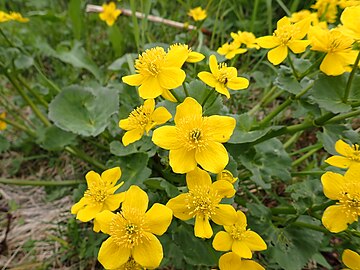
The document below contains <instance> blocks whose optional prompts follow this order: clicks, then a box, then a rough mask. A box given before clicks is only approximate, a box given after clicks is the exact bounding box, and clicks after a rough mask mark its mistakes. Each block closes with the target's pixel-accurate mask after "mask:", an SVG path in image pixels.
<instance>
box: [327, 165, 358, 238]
mask: <svg viewBox="0 0 360 270" xmlns="http://www.w3.org/2000/svg"><path fill="white" fill-rule="evenodd" d="M321 183H322V185H323V189H324V194H325V196H326V197H328V198H329V199H331V200H337V201H338V202H337V203H336V205H332V206H329V207H328V208H326V209H325V212H324V214H323V216H322V223H323V225H324V226H325V227H326V229H328V230H329V231H331V232H333V233H338V232H341V231H344V230H346V229H347V227H348V224H351V223H353V222H354V221H357V220H358V216H359V215H360V166H352V167H351V168H349V169H348V170H347V172H346V173H345V175H344V176H343V175H341V174H338V173H334V172H326V173H325V174H323V175H322V177H321Z"/></svg>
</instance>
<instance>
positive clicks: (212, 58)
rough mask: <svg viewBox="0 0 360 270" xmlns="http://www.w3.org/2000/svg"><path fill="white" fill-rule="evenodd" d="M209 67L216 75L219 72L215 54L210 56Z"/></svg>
mask: <svg viewBox="0 0 360 270" xmlns="http://www.w3.org/2000/svg"><path fill="white" fill-rule="evenodd" d="M209 67H210V71H211V73H212V74H214V75H215V74H217V73H218V72H219V67H218V61H217V59H216V56H215V55H213V54H212V55H210V57H209Z"/></svg>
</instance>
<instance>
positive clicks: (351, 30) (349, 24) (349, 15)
mask: <svg viewBox="0 0 360 270" xmlns="http://www.w3.org/2000/svg"><path fill="white" fill-rule="evenodd" d="M340 21H341V23H342V24H343V25H342V27H341V28H340V29H341V31H342V32H343V33H344V34H346V35H348V36H350V37H351V38H353V39H355V40H357V41H360V6H354V7H348V8H346V9H345V10H344V11H343V13H342V14H341V17H340Z"/></svg>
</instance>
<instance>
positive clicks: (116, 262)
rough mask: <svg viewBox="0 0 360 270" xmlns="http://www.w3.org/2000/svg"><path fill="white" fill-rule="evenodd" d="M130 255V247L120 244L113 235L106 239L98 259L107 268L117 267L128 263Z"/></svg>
mask: <svg viewBox="0 0 360 270" xmlns="http://www.w3.org/2000/svg"><path fill="white" fill-rule="evenodd" d="M129 257H130V249H128V248H126V247H125V246H119V245H117V244H116V243H115V241H114V239H113V238H112V237H109V238H108V239H107V240H106V241H104V242H103V243H102V245H101V247H100V250H99V255H98V260H99V262H100V263H101V264H102V266H104V268H105V269H116V268H119V267H120V266H121V265H122V264H124V263H126V262H127V261H128V259H129Z"/></svg>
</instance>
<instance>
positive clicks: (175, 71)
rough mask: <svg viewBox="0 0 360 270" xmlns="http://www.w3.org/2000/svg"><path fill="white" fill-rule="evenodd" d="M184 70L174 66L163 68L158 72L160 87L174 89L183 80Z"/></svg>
mask: <svg viewBox="0 0 360 270" xmlns="http://www.w3.org/2000/svg"><path fill="white" fill-rule="evenodd" d="M185 77H186V74H185V72H184V71H183V70H182V69H180V68H176V67H168V68H163V69H162V70H161V73H159V74H158V80H159V83H160V85H161V87H163V88H165V89H174V88H176V87H179V86H180V85H181V84H182V83H183V82H184V80H185Z"/></svg>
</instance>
